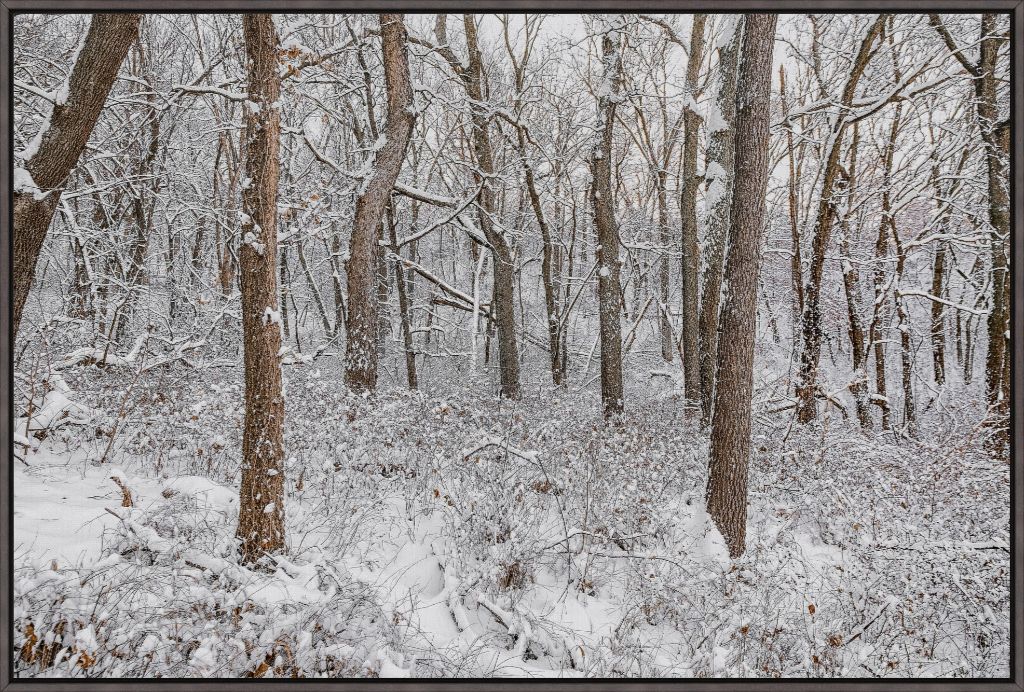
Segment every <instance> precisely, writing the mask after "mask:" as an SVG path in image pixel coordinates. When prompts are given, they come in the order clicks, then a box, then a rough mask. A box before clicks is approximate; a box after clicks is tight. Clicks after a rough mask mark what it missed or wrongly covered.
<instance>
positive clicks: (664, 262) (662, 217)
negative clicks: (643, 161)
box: [655, 168, 676, 363]
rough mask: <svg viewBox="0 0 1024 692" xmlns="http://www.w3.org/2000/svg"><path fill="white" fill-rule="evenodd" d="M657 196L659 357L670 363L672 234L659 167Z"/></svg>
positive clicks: (672, 348)
mask: <svg viewBox="0 0 1024 692" xmlns="http://www.w3.org/2000/svg"><path fill="white" fill-rule="evenodd" d="M655 179H656V180H657V186H658V188H657V196H658V240H659V242H660V243H661V247H662V248H663V249H662V255H661V259H660V260H659V261H658V303H659V306H658V329H659V331H660V333H661V357H662V359H663V360H664V361H665V362H667V363H671V362H672V359H673V358H674V357H675V355H674V354H675V351H676V347H675V340H674V339H673V338H672V320H671V319H669V308H668V296H669V283H670V279H671V273H672V268H671V264H670V262H669V248H670V247H671V245H672V235H671V233H670V232H669V228H668V190H667V185H668V181H667V179H668V171H666V170H665V169H664V168H660V169H659V170H658V171H657V174H656V178H655Z"/></svg>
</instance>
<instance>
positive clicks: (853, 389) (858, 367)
mask: <svg viewBox="0 0 1024 692" xmlns="http://www.w3.org/2000/svg"><path fill="white" fill-rule="evenodd" d="M859 146H860V134H859V130H858V127H857V124H856V123H854V125H853V142H852V143H851V144H850V162H849V177H848V179H847V184H846V190H847V191H846V211H845V213H844V214H843V220H842V221H841V222H840V234H841V235H840V239H839V252H840V255H841V257H842V269H843V292H844V293H845V294H846V312H847V315H848V316H849V321H850V329H849V335H850V355H851V358H852V360H853V362H852V366H853V381H852V382H851V383H850V393H851V394H853V400H854V405H855V406H856V408H857V422H858V423H860V427H861V428H863V429H865V430H870V429H871V411H870V409H869V407H868V397H867V393H868V392H867V371H866V370H865V367H866V364H867V352H866V350H865V348H864V325H863V323H862V322H861V318H860V285H859V282H860V276H859V274H858V273H857V270H856V269H855V268H854V266H853V261H852V258H851V257H850V216H851V215H852V214H853V209H854V204H853V196H854V193H855V192H856V189H857V149H858V148H859Z"/></svg>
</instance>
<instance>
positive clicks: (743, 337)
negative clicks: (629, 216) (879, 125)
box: [707, 14, 777, 557]
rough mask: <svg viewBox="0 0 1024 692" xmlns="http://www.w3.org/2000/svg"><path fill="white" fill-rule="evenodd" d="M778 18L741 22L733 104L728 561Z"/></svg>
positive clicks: (743, 455) (711, 472)
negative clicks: (733, 151)
mask: <svg viewBox="0 0 1024 692" xmlns="http://www.w3.org/2000/svg"><path fill="white" fill-rule="evenodd" d="M776 19H777V17H776V15H773V14H750V15H747V16H746V20H745V23H746V26H745V30H744V36H743V47H742V49H741V59H740V68H739V76H738V81H737V94H738V98H737V103H736V159H735V177H734V183H733V196H734V199H735V200H736V201H738V202H740V203H738V204H733V207H732V214H731V219H730V225H729V241H730V242H729V253H728V258H727V260H726V277H727V280H728V282H729V291H728V293H727V294H726V296H725V301H724V303H723V305H722V316H721V320H722V340H721V343H720V345H719V349H718V386H717V387H716V388H715V402H714V412H713V416H712V427H711V456H710V460H709V464H708V486H707V507H708V513H709V514H710V515H711V518H712V519H713V520H714V522H715V525H716V526H718V529H719V531H720V532H721V533H722V536H723V537H724V538H725V541H726V544H727V545H728V547H729V555H730V556H731V557H739V556H740V555H742V554H743V551H744V550H745V546H746V525H747V470H748V466H749V463H750V460H749V456H750V406H751V398H752V395H753V389H754V382H753V366H754V332H755V330H754V329H753V328H752V325H754V324H756V322H757V281H758V273H759V271H760V264H761V233H762V227H763V225H764V214H765V208H764V207H765V191H766V189H767V185H768V137H769V116H770V113H771V111H770V105H769V92H770V89H771V69H772V50H773V47H774V41H775V23H776Z"/></svg>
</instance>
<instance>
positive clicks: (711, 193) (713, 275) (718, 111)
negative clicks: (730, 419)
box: [700, 17, 743, 425]
mask: <svg viewBox="0 0 1024 692" xmlns="http://www.w3.org/2000/svg"><path fill="white" fill-rule="evenodd" d="M729 21H730V22H731V23H730V24H728V25H727V26H726V28H725V31H726V32H727V33H726V38H725V39H724V45H723V44H722V43H720V44H719V45H720V46H721V48H720V49H719V62H718V93H717V94H716V95H715V103H714V106H713V108H714V109H715V110H714V111H713V113H715V116H716V117H714V118H713V119H712V122H710V123H709V124H708V153H707V160H708V163H707V165H706V167H705V169H706V172H705V176H704V177H705V178H706V179H707V186H708V188H707V200H706V206H707V210H708V211H707V237H706V240H705V250H704V256H705V258H706V260H705V262H704V265H705V268H704V286H703V292H702V293H701V302H700V392H701V421H702V423H703V424H704V425H708V424H710V423H711V405H712V403H713V402H714V398H713V396H714V388H715V366H716V361H717V359H718V309H719V305H720V303H721V298H722V272H723V271H724V264H723V258H724V255H725V236H726V234H727V233H728V231H729V218H730V211H731V208H732V175H733V158H734V153H735V149H734V146H735V143H734V133H735V130H734V129H733V120H734V118H735V117H736V55H737V52H738V51H739V44H740V39H741V36H742V32H743V23H742V18H741V17H735V18H730V20H729Z"/></svg>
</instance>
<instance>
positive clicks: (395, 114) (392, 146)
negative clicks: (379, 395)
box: [345, 14, 416, 391]
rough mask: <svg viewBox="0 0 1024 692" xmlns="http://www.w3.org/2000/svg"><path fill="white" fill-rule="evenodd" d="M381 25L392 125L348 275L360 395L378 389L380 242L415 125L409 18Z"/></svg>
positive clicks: (351, 349)
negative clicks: (387, 211)
mask: <svg viewBox="0 0 1024 692" xmlns="http://www.w3.org/2000/svg"><path fill="white" fill-rule="evenodd" d="M379 19H380V35H381V50H382V51H383V58H384V86H385V88H386V89H387V94H388V115H387V123H386V124H385V126H384V131H383V132H382V133H381V137H382V138H383V142H381V143H380V146H379V147H377V146H375V152H374V159H373V168H372V169H371V172H370V173H369V174H368V175H367V177H366V178H365V179H364V180H363V182H362V186H361V187H360V188H359V190H358V192H357V194H356V210H355V218H354V220H353V222H352V241H351V244H350V246H349V249H350V252H351V255H350V259H349V261H348V270H347V275H348V320H347V322H346V326H347V329H348V340H347V343H346V349H345V350H346V354H345V355H346V358H345V383H346V384H347V385H348V386H349V387H351V388H352V389H355V390H357V391H366V390H370V391H372V390H373V389H374V388H375V387H376V386H377V355H378V353H377V333H378V329H379V324H378V322H379V316H378V312H379V297H378V290H377V289H378V286H377V255H378V249H377V246H378V242H377V238H378V234H379V229H380V227H381V220H382V219H383V217H384V211H385V209H386V208H387V205H388V200H389V199H390V198H391V190H392V189H393V188H394V185H395V181H396V180H397V179H398V174H399V173H400V172H401V169H402V160H403V159H404V158H405V151H406V149H407V148H408V145H409V138H410V137H411V136H412V128H413V125H414V124H415V122H416V116H415V113H414V111H413V109H412V105H413V93H412V80H411V78H410V77H409V56H408V54H407V51H406V44H407V39H408V37H407V35H406V30H405V21H404V16H403V15H401V14H381V15H380V18H379Z"/></svg>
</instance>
